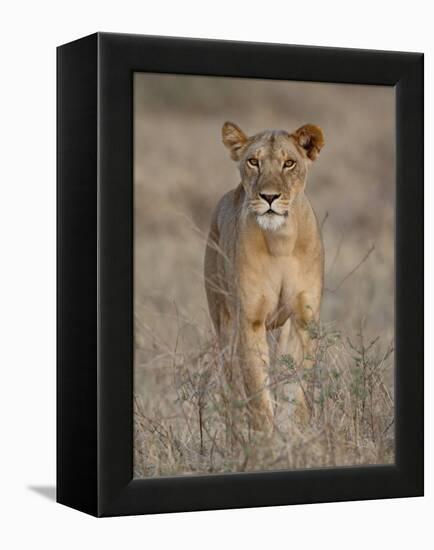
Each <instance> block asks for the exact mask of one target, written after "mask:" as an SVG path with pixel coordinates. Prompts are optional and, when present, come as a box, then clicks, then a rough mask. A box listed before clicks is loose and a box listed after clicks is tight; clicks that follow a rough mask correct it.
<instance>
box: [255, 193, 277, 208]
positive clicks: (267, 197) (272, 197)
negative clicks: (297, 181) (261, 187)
mask: <svg viewBox="0 0 434 550" xmlns="http://www.w3.org/2000/svg"><path fill="white" fill-rule="evenodd" d="M259 196H260V197H261V198H262V199H264V201H267V202H268V204H269V205H270V206H271V203H272V202H273V201H275V200H276V199H278V198H279V197H280V193H278V194H276V195H267V194H266V193H259Z"/></svg>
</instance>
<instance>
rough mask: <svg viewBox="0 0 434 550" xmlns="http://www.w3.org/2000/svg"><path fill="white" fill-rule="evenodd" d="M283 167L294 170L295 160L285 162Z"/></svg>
mask: <svg viewBox="0 0 434 550" xmlns="http://www.w3.org/2000/svg"><path fill="white" fill-rule="evenodd" d="M283 166H284V167H285V168H294V166H295V160H285V162H284V163H283Z"/></svg>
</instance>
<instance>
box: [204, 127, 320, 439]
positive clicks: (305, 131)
mask: <svg viewBox="0 0 434 550" xmlns="http://www.w3.org/2000/svg"><path fill="white" fill-rule="evenodd" d="M222 137H223V142H224V144H225V146H226V147H227V148H228V149H229V151H230V154H231V157H232V158H233V159H234V160H235V161H237V162H238V165H239V170H240V174H241V183H240V184H239V185H238V187H237V188H236V189H233V190H232V191H229V192H228V193H226V194H225V195H224V196H223V197H222V198H221V200H220V202H219V203H218V205H217V208H216V209H215V211H214V214H213V217H212V222H211V228H210V232H209V239H208V245H207V249H206V254H205V286H206V292H207V298H208V305H209V311H210V315H211V318H212V321H213V324H214V326H215V329H216V331H217V335H218V337H219V340H220V345H221V347H222V349H223V350H224V352H225V354H224V355H225V371H226V375H227V377H228V379H229V382H230V383H233V384H235V383H236V382H235V379H236V372H235V370H236V368H240V369H241V372H242V380H243V390H244V392H245V395H246V397H247V399H248V402H249V409H250V412H251V416H252V420H253V425H254V427H255V428H256V429H261V430H268V429H270V427H271V426H272V424H273V405H272V399H271V394H270V390H269V389H268V388H267V384H268V366H269V361H270V359H269V349H268V344H267V337H266V334H267V331H269V330H274V329H279V328H280V329H281V338H280V344H279V350H280V353H285V352H288V351H289V352H292V351H293V350H292V349H291V350H288V349H286V348H287V344H288V342H289V341H291V340H293V338H291V337H290V336H291V333H294V334H295V335H296V340H297V341H298V343H299V347H300V348H301V350H302V355H301V358H300V360H299V366H303V368H309V367H310V366H311V365H312V363H311V361H310V360H309V356H311V354H312V351H313V349H312V346H313V343H312V341H311V339H310V337H309V330H308V328H309V323H310V322H311V321H318V318H319V311H320V304H321V295H322V287H323V271H324V267H323V265H324V254H323V246H322V240H321V235H320V230H319V227H318V224H317V220H316V217H315V214H314V212H313V210H312V207H311V205H310V203H309V200H308V199H307V197H306V195H305V193H304V188H305V185H306V177H307V172H308V168H309V165H310V164H311V161H312V160H313V159H315V158H316V157H317V155H318V153H319V152H320V150H321V148H322V146H323V144H324V137H323V133H322V131H321V129H320V128H318V127H317V126H313V125H310V124H309V125H305V126H303V127H301V128H299V129H298V130H297V131H296V132H294V133H292V134H289V133H288V132H286V131H265V132H261V133H259V134H256V135H254V136H252V137H247V136H246V135H245V134H244V132H243V131H242V130H241V129H240V128H239V127H238V126H236V125H235V124H233V123H229V122H226V123H225V124H224V126H223V130H222ZM285 161H286V163H287V164H286V165H285V164H284V163H285ZM270 201H271V202H270ZM267 211H268V213H267ZM233 357H237V358H238V359H239V362H238V365H239V366H238V367H236V366H235V365H236V361H234V360H233ZM301 400H302V399H301V398H300V397H299V401H301Z"/></svg>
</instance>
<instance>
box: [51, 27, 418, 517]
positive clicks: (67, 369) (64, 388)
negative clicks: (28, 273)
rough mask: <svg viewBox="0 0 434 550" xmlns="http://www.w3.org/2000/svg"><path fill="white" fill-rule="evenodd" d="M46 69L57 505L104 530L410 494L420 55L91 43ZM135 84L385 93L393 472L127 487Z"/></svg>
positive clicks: (158, 481)
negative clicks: (140, 78) (54, 270)
mask: <svg viewBox="0 0 434 550" xmlns="http://www.w3.org/2000/svg"><path fill="white" fill-rule="evenodd" d="M57 67H58V77H57V98H58V103H57V121H58V122H57V133H58V140H57V159H58V164H57V204H58V235H57V243H58V245H57V246H58V274H57V281H58V290H57V297H58V339H57V343H58V351H57V411H58V412H57V500H58V502H60V503H62V504H65V505H68V506H71V507H73V508H76V509H78V510H82V511H84V512H87V513H90V514H93V515H95V516H115V515H127V514H148V513H159V512H177V511H192V510H210V509H221V508H240V507H251V506H272V505H283V504H301V503H314V502H331V501H343V500H361V499H378V498H396V497H410V496H421V495H423V55H422V54H419V53H402V52H383V51H369V50H349V49H336V48H322V47H307V46H289V45H275V44H260V43H244V42H229V41H217V40H196V39H184V38H167V37H151V36H138V35H122V34H107V33H97V34H94V35H91V36H89V37H86V38H83V39H80V40H77V41H75V42H72V43H69V44H66V45H63V46H60V47H59V48H58V50H57ZM135 71H140V72H152V73H171V74H189V75H218V76H227V77H242V78H269V79H278V80H302V81H315V82H335V83H354V84H370V85H387V86H395V87H396V327H395V329H396V330H395V334H396V354H395V355H396V370H395V371H396V375H395V376H396V378H395V381H396V386H395V387H396V405H395V411H396V419H395V430H396V433H395V435H396V447H395V450H396V463H395V464H394V465H389V466H363V467H345V468H324V469H312V470H310V469H309V470H299V471H278V472H258V473H242V474H228V475H210V476H182V477H172V478H153V479H133V443H132V439H133V405H132V397H133V74H134V72H135ZM149 269H152V266H149Z"/></svg>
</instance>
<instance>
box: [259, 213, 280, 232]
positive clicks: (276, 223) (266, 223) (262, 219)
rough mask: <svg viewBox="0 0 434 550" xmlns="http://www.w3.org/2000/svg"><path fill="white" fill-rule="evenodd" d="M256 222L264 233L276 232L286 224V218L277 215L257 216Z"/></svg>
mask: <svg viewBox="0 0 434 550" xmlns="http://www.w3.org/2000/svg"><path fill="white" fill-rule="evenodd" d="M256 220H257V222H258V224H259V227H260V228H261V229H263V230H264V231H276V230H277V229H279V228H280V227H282V225H283V224H284V223H285V218H284V217H283V216H279V215H277V214H265V215H263V216H257V217H256Z"/></svg>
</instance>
